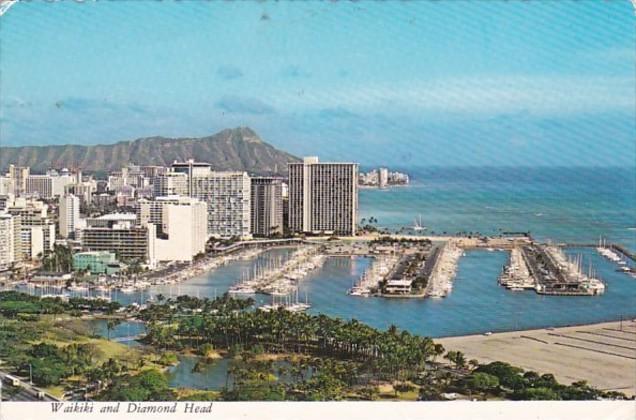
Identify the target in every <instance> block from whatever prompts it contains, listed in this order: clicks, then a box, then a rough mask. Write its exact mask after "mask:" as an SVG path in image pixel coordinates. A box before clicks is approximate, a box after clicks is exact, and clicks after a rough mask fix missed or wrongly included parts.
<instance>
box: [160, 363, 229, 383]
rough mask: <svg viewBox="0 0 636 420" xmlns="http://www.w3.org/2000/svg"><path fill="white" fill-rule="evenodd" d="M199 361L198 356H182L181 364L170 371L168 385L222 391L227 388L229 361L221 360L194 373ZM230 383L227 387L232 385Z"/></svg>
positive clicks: (172, 367)
mask: <svg viewBox="0 0 636 420" xmlns="http://www.w3.org/2000/svg"><path fill="white" fill-rule="evenodd" d="M198 360H199V358H198V357H196V356H180V357H179V364H177V365H176V366H171V367H170V368H169V369H168V374H167V376H168V384H169V385H170V386H171V387H174V388H194V389H206V390H216V391H218V390H221V389H222V388H224V387H225V386H226V381H227V380H228V379H229V378H228V377H227V371H228V368H229V365H230V360H229V359H219V360H215V361H213V362H212V363H208V364H206V365H205V367H204V368H203V369H201V370H200V371H198V372H193V371H192V369H194V366H195V365H196V364H197V361H198ZM230 383H231V382H228V383H227V385H230Z"/></svg>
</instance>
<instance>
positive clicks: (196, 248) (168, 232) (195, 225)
mask: <svg viewBox="0 0 636 420" xmlns="http://www.w3.org/2000/svg"><path fill="white" fill-rule="evenodd" d="M137 215H138V218H139V220H140V224H141V225H142V226H149V227H150V226H152V228H153V230H154V231H155V234H154V235H151V238H152V242H151V243H150V246H151V247H153V248H154V252H153V253H152V254H153V255H154V258H155V259H156V261H188V262H190V261H192V260H193V259H194V257H195V256H196V255H197V254H201V253H204V252H205V244H206V242H207V238H208V232H207V219H208V206H207V204H206V203H205V202H202V201H199V200H197V199H195V198H191V197H175V196H173V197H159V198H157V200H155V201H148V200H143V201H141V202H140V203H139V205H138V209H137Z"/></svg>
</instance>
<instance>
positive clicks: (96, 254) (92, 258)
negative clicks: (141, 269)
mask: <svg viewBox="0 0 636 420" xmlns="http://www.w3.org/2000/svg"><path fill="white" fill-rule="evenodd" d="M120 268H121V267H120V264H119V261H117V257H116V256H115V254H114V253H113V252H109V251H88V252H78V253H76V254H74V255H73V270H74V271H88V272H90V273H91V274H107V275H111V274H116V273H118V272H119V270H120Z"/></svg>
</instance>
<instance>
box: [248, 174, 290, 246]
mask: <svg viewBox="0 0 636 420" xmlns="http://www.w3.org/2000/svg"><path fill="white" fill-rule="evenodd" d="M251 208H252V210H251V212H250V213H251V214H250V216H251V229H252V234H253V235H257V236H270V235H273V234H276V233H283V180H282V179H280V178H271V177H256V178H252V196H251Z"/></svg>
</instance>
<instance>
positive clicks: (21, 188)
mask: <svg viewBox="0 0 636 420" xmlns="http://www.w3.org/2000/svg"><path fill="white" fill-rule="evenodd" d="M30 173H31V168H29V167H28V166H15V165H9V173H8V174H7V175H8V176H9V178H11V179H12V180H13V188H14V190H13V194H14V195H16V196H20V195H22V194H24V193H26V181H27V178H28V177H29V175H30Z"/></svg>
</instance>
